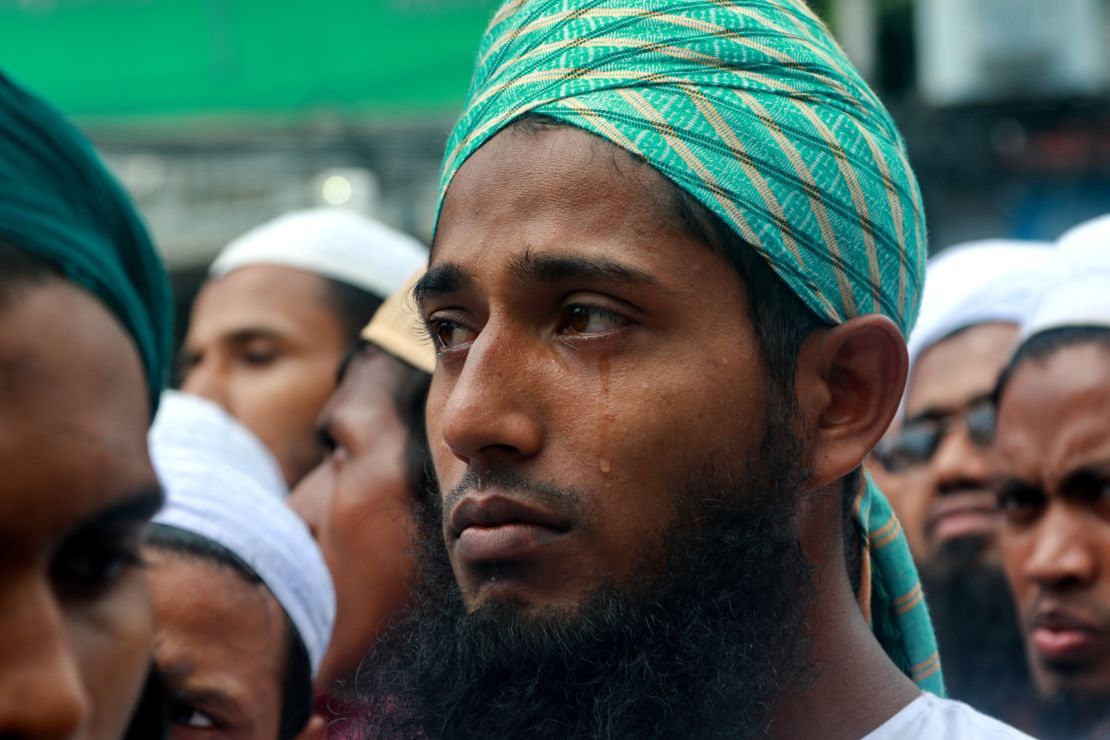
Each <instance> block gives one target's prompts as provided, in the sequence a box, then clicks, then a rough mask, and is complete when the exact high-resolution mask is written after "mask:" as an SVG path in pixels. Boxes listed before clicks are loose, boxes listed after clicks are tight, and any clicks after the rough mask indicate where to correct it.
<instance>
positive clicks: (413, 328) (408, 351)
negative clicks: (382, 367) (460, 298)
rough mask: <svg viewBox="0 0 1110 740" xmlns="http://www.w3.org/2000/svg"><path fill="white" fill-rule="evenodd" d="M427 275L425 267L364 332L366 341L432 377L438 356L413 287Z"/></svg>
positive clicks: (386, 304) (406, 284) (376, 313)
mask: <svg viewBox="0 0 1110 740" xmlns="http://www.w3.org/2000/svg"><path fill="white" fill-rule="evenodd" d="M423 276H424V268H420V270H418V271H417V272H416V273H415V274H414V275H413V276H412V277H410V278H409V280H408V282H406V283H405V285H404V287H402V288H401V289H400V290H398V291H397V292H396V293H394V294H393V295H391V296H390V297H389V298H387V299H386V301H385V303H383V304H382V305H381V307H379V308H378V310H377V311H375V312H374V318H372V319H370V323H369V324H367V325H366V328H365V329H363V330H362V338H363V339H365V340H366V341H367V342H370V343H371V344H374V345H377V346H378V347H381V348H382V349H384V350H385V351H386V352H388V353H389V354H391V355H393V356H394V357H396V358H398V359H400V360H404V361H405V362H407V363H408V364H410V365H412V366H413V367H415V368H416V369H417V370H423V371H424V372H426V373H428V374H429V375H431V373H432V372H433V371H434V370H435V369H436V353H435V349H434V348H433V347H432V340H431V339H429V338H428V334H427V332H426V331H425V330H424V323H423V321H421V319H420V313H419V311H417V310H416V301H415V300H414V299H413V296H412V288H413V286H414V285H416V281H417V280H419V279H420V278H422V277H423Z"/></svg>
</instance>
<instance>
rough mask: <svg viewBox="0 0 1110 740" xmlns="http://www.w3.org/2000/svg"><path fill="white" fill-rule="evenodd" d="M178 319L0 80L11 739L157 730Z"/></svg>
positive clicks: (100, 182) (153, 259)
mask: <svg viewBox="0 0 1110 740" xmlns="http://www.w3.org/2000/svg"><path fill="white" fill-rule="evenodd" d="M169 328H170V300H169V284H168V281H167V280H166V275H165V272H164V270H163V269H162V264H161V261H160V260H159V258H158V254H157V253H156V252H155V250H154V246H153V244H152V243H151V241H150V238H149V237H148V236H147V233H146V229H145V228H144V227H143V225H142V223H141V221H140V220H139V217H138V214H137V213H136V212H135V209H134V207H133V206H132V205H131V202H130V200H129V199H128V198H127V196H126V195H125V194H124V192H123V189H122V188H121V187H120V186H119V185H118V184H117V183H116V182H115V180H114V179H113V178H112V177H111V175H109V173H108V171H107V170H106V169H105V168H104V166H103V164H101V162H100V159H99V158H98V157H97V156H96V154H95V153H94V152H93V150H92V147H91V146H90V145H89V143H88V141H87V140H86V139H85V138H84V137H83V136H82V135H81V134H80V133H79V132H78V131H77V130H76V129H75V128H74V127H73V126H72V125H70V124H69V123H68V122H67V121H65V120H64V119H63V118H62V117H61V116H59V115H58V113H57V112H56V111H54V110H53V109H52V108H50V107H49V106H47V105H46V104H45V103H43V102H42V101H41V100H39V99H38V98H36V97H34V96H33V95H31V94H29V93H27V92H26V91H25V90H23V89H22V88H20V87H18V86H17V85H15V84H14V83H12V82H10V81H9V80H8V79H7V78H6V77H4V76H3V75H2V74H0V469H2V470H3V484H2V485H0V543H3V546H2V547H0V737H19V738H29V739H31V740H38V739H39V738H61V737H65V738H76V737H81V738H87V739H88V740H119V739H120V738H142V739H143V740H147V739H148V738H158V737H162V729H163V727H162V726H163V715H164V707H163V706H161V694H160V690H159V689H158V686H159V685H160V684H158V683H157V682H156V681H153V680H150V679H149V678H148V677H149V675H150V663H151V641H152V639H153V625H152V623H151V609H150V599H149V596H148V594H147V587H146V574H145V573H144V572H143V569H142V567H141V557H140V552H139V545H140V541H141V538H142V533H143V529H144V528H145V526H146V524H147V521H148V520H149V519H150V517H151V516H152V515H153V514H154V512H155V511H156V510H157V509H158V507H159V506H160V505H161V502H162V493H161V490H160V487H159V484H158V479H157V477H156V476H155V473H154V469H153V467H152V466H151V463H150V457H149V454H148V452H147V428H148V426H149V423H150V420H151V419H152V418H153V416H154V411H155V409H156V407H157V404H158V397H159V394H160V393H161V391H162V385H163V378H164V376H165V369H166V363H167V359H168V357H169V347H170V331H169Z"/></svg>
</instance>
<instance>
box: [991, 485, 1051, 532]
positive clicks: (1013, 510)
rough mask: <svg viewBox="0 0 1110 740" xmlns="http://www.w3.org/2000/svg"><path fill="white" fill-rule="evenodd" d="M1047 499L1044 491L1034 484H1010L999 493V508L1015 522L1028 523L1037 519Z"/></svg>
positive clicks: (1010, 520)
mask: <svg viewBox="0 0 1110 740" xmlns="http://www.w3.org/2000/svg"><path fill="white" fill-rule="evenodd" d="M1047 501H1048V500H1047V498H1046V497H1045V494H1044V491H1041V490H1040V489H1038V488H1034V487H1033V486H1024V485H1009V486H1006V487H1004V488H1003V489H1002V492H1001V493H1000V494H998V508H999V510H1000V511H1001V512H1002V516H1004V517H1005V518H1006V520H1007V521H1009V522H1011V523H1013V524H1028V523H1029V522H1031V521H1033V520H1034V519H1036V518H1037V517H1038V516H1039V515H1040V513H1041V511H1043V510H1044V507H1045V505H1046V503H1047Z"/></svg>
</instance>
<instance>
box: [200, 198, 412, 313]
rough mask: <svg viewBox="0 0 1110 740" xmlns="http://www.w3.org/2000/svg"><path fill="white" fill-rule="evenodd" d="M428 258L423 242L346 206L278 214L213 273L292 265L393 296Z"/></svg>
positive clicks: (224, 255)
mask: <svg viewBox="0 0 1110 740" xmlns="http://www.w3.org/2000/svg"><path fill="white" fill-rule="evenodd" d="M427 260H428V250H427V249H426V248H425V247H424V245H423V244H421V243H420V242H419V241H417V240H416V239H414V238H413V237H411V236H409V235H408V234H403V233H401V232H400V231H397V230H396V229H392V228H390V227H389V226H386V225H385V224H383V223H381V222H379V221H374V220H371V219H369V218H366V217H365V216H360V215H359V214H357V213H354V212H353V211H350V210H347V209H344V208H335V207H331V208H314V209H311V210H306V211H293V212H291V213H286V214H284V215H282V216H278V217H277V218H275V219H274V220H272V221H268V222H266V223H264V224H262V225H261V226H257V227H255V228H253V229H251V230H250V231H248V232H247V233H245V234H243V235H242V236H240V237H239V238H238V239H235V240H233V241H232V242H231V243H230V244H228V245H227V246H226V247H224V250H223V251H222V252H220V254H219V256H217V257H216V260H215V261H214V262H213V263H212V266H211V267H210V268H209V270H208V274H209V275H211V276H213V277H221V276H223V275H226V274H227V273H229V272H231V271H232V270H237V269H239V268H240V267H247V266H250V265H278V266H281V267H292V268H295V269H298V270H304V271H305V272H311V273H313V274H315V275H320V276H322V277H326V278H331V279H332V280H338V281H339V282H341V283H346V284H348V285H352V286H354V287H356V288H361V289H362V290H365V291H367V292H369V293H373V294H374V295H376V296H378V297H379V298H381V299H383V300H384V299H385V298H388V297H389V296H390V295H392V294H393V293H394V292H396V291H397V290H398V289H399V288H400V287H401V286H402V285H404V283H405V279H406V278H408V276H409V275H411V274H412V273H413V271H414V270H416V269H417V268H418V267H420V266H421V265H423V264H424V263H425V262H427Z"/></svg>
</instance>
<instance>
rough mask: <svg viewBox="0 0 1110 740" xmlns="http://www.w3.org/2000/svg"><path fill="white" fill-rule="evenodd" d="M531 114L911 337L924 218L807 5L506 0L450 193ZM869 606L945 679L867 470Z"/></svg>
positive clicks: (860, 88) (844, 308) (454, 149)
mask: <svg viewBox="0 0 1110 740" xmlns="http://www.w3.org/2000/svg"><path fill="white" fill-rule="evenodd" d="M527 114H536V115H543V116H546V117H549V118H553V119H555V120H557V121H560V122H562V123H565V124H567V125H570V126H575V127H578V128H581V129H584V130H586V131H589V132H592V133H594V134H596V135H597V136H600V137H601V138H603V139H606V140H608V141H610V142H612V143H613V144H615V145H617V146H619V147H622V148H623V149H625V150H627V151H629V152H630V153H632V154H633V155H636V156H638V157H640V158H642V159H644V160H645V161H646V162H648V163H649V164H650V165H651V166H652V167H654V168H655V169H656V170H658V171H659V172H660V173H662V174H663V175H664V176H665V177H667V178H668V179H669V180H671V181H672V182H673V183H674V184H675V185H677V186H678V187H680V188H682V189H683V190H684V191H686V192H687V193H689V194H690V195H691V196H693V197H694V198H696V199H697V200H698V201H699V202H700V203H701V204H702V205H704V206H705V207H706V208H708V209H709V210H710V211H712V212H713V213H715V214H716V215H717V216H718V217H720V218H721V219H722V220H723V221H724V222H725V223H726V224H728V226H730V227H731V228H732V229H733V230H734V231H735V232H736V233H737V234H738V235H739V236H740V237H742V238H743V240H744V241H745V242H747V243H748V244H750V245H751V246H752V248H754V249H755V250H756V251H757V252H758V253H759V254H760V255H761V256H762V257H763V258H764V259H765V260H766V261H767V263H768V264H769V265H770V266H771V267H772V269H774V271H775V272H776V273H777V274H778V275H779V277H781V278H782V280H783V281H784V282H785V283H786V284H787V285H788V286H789V287H790V288H791V289H792V290H793V291H794V292H795V293H796V294H797V295H798V297H799V298H800V299H801V300H802V301H803V302H805V304H806V305H807V306H809V308H810V309H812V310H813V311H814V312H815V313H816V314H817V315H818V316H820V317H822V318H823V319H824V320H825V321H827V322H828V323H831V324H838V323H842V322H844V321H847V320H848V319H851V318H853V317H855V316H859V315H862V314H868V313H879V314H883V315H885V316H888V317H889V318H890V319H892V320H893V321H894V322H895V323H896V324H897V325H898V326H899V328H901V330H902V333H903V334H904V335H908V334H909V332H910V329H911V328H912V327H913V323H914V321H915V319H916V317H917V310H918V304H919V302H920V294H921V287H922V283H923V280H924V262H925V256H926V254H925V223H924V214H923V208H922V203H921V197H920V193H919V191H918V188H917V183H916V181H915V179H914V176H913V173H912V171H911V170H910V166H909V163H908V161H907V157H906V151H905V146H904V145H903V142H902V139H901V137H900V136H899V134H898V131H897V129H896V128H895V126H894V123H893V121H892V120H891V118H890V116H889V114H888V113H887V111H886V110H885V109H884V108H883V106H882V104H881V103H880V102H879V100H878V98H876V97H875V94H874V93H873V92H872V91H871V90H870V89H869V88H868V87H867V85H866V83H864V81H863V80H862V79H861V78H860V76H859V74H858V73H857V72H856V70H855V69H853V67H852V65H851V64H850V63H849V62H848V60H847V59H846V58H845V56H844V54H843V52H842V51H841V49H840V48H839V47H838V46H837V44H836V42H835V41H834V40H833V39H832V37H831V36H830V35H829V33H828V31H827V30H826V29H825V27H824V25H823V24H822V23H821V21H820V20H819V19H817V18H816V17H815V16H814V15H813V13H812V12H811V11H810V10H809V9H808V8H807V7H806V5H805V3H804V2H802V0H746V1H744V2H728V1H727V0H716V1H714V0H663V1H661V2H653V3H641V2H636V1H635V0H510V1H509V2H507V3H506V4H505V5H503V6H502V8H501V9H500V10H499V11H498V13H497V14H496V16H495V17H494V19H493V21H492V23H491V25H490V27H489V30H488V31H487V32H486V35H485V37H484V38H483V40H482V44H481V47H480V50H479V58H478V64H477V69H476V71H475V74H474V80H473V83H472V84H471V88H470V92H469V95H468V100H467V104H466V108H465V111H464V113H463V115H462V118H461V119H460V121H459V123H458V124H457V125H456V127H455V129H454V131H453V132H452V134H451V138H450V140H449V141H448V145H447V151H446V154H445V157H444V162H443V172H442V177H441V186H440V193H439V202H440V206H441V207H442V203H443V197H444V195H445V193H446V191H447V188H448V186H449V185H450V183H451V179H452V178H453V177H454V175H455V174H456V173H457V172H458V170H459V168H460V167H461V166H462V165H463V163H464V162H466V160H467V158H468V157H469V156H470V155H471V154H473V153H474V152H475V151H476V150H477V149H478V148H479V147H481V146H482V144H484V143H485V142H486V141H488V140H489V139H490V138H491V137H493V136H494V135H495V134H497V133H498V132H499V131H500V130H502V129H503V128H505V127H506V126H507V125H509V124H511V123H512V122H513V121H515V120H516V119H518V118H520V117H521V116H524V115H527ZM856 513H857V521H858V524H859V530H860V531H859V534H860V537H861V539H862V540H863V542H864V545H865V554H866V557H865V565H866V569H867V570H868V572H869V579H868V580H867V582H866V583H865V588H864V591H865V596H866V601H865V603H864V604H863V608H864V611H865V612H866V613H867V614H868V616H869V618H870V619H871V620H872V625H873V628H874V630H875V633H876V635H877V636H878V638H879V640H880V642H881V643H882V644H883V646H884V648H886V650H887V653H888V654H889V655H890V656H891V657H892V659H894V661H895V662H896V663H897V664H898V665H899V666H900V667H901V668H902V669H903V670H904V671H905V672H906V673H907V674H908V675H910V676H911V677H912V678H913V679H914V680H915V681H917V682H918V684H919V685H920V686H922V687H923V688H926V689H929V690H932V691H935V692H937V693H941V692H943V681H942V678H941V673H940V663H939V659H938V656H937V648H936V640H935V638H934V635H933V631H932V625H931V623H930V621H929V616H928V611H927V609H926V607H925V603H924V600H923V598H922V596H921V586H920V584H919V582H918V578H917V571H916V569H915V568H914V566H913V561H912V559H911V557H910V553H909V548H908V546H907V545H906V541H905V537H904V536H903V535H902V532H901V529H900V527H899V525H898V522H897V519H895V518H894V515H893V513H892V511H891V509H890V506H889V504H888V503H887V501H886V499H885V498H883V496H882V494H881V493H879V491H878V490H877V489H876V488H875V487H874V485H873V484H872V483H871V482H870V481H867V482H866V487H865V488H864V489H863V490H861V492H860V496H859V498H858V501H857V507H856Z"/></svg>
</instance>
